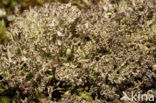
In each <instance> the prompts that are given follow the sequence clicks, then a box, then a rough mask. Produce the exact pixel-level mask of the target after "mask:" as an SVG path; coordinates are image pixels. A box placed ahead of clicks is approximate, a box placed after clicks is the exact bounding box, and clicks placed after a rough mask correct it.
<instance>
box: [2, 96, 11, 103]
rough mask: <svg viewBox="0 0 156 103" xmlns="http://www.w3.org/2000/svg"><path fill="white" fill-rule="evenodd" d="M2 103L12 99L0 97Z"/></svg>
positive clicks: (8, 102)
mask: <svg viewBox="0 0 156 103" xmlns="http://www.w3.org/2000/svg"><path fill="white" fill-rule="evenodd" d="M0 103H10V100H9V98H7V97H0Z"/></svg>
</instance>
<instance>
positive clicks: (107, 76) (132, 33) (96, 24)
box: [0, 0, 156, 103]
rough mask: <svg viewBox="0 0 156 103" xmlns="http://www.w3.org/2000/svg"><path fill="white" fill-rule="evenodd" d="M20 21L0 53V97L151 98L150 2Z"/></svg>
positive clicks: (48, 10) (43, 12)
mask: <svg viewBox="0 0 156 103" xmlns="http://www.w3.org/2000/svg"><path fill="white" fill-rule="evenodd" d="M142 1H143V2H139V1H134V0H132V1H120V2H118V3H114V2H111V1H110V2H109V1H107V0H106V1H105V2H104V4H103V5H99V6H94V7H92V8H90V9H89V10H86V11H85V12H84V11H81V10H79V9H78V8H77V7H75V6H73V5H71V4H60V3H53V4H45V5H44V6H43V7H41V8H39V7H35V8H30V9H29V10H26V11H25V12H24V13H23V14H18V12H17V14H16V15H17V16H16V18H15V22H14V23H12V24H11V25H10V27H9V28H8V31H9V32H10V33H11V34H12V35H11V37H10V40H9V41H8V42H7V43H6V44H5V45H0V52H1V54H0V58H1V59H0V69H1V70H0V71H1V72H0V76H1V78H0V79H1V80H0V85H1V88H0V96H2V97H3V96H6V97H8V98H10V100H13V101H16V102H36V103H37V102H42V103H46V102H48V103H50V101H53V102H65V103H71V102H72V103H104V102H107V103H109V102H110V103H112V102H114V103H117V102H119V103H120V102H124V101H122V100H121V97H122V91H125V92H127V93H128V94H129V93H130V92H131V91H134V92H140V93H148V92H152V93H155V91H156V87H155V86H156V84H155V80H156V72H155V65H156V62H155V60H156V53H155V52H156V47H155V46H156V43H155V39H156V38H155V35H156V34H155V33H156V31H155V27H156V12H155V11H156V6H155V4H156V2H155V0H149V1H146V0H142Z"/></svg>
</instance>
